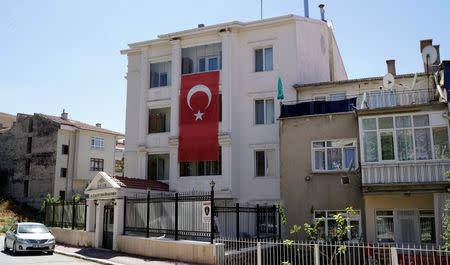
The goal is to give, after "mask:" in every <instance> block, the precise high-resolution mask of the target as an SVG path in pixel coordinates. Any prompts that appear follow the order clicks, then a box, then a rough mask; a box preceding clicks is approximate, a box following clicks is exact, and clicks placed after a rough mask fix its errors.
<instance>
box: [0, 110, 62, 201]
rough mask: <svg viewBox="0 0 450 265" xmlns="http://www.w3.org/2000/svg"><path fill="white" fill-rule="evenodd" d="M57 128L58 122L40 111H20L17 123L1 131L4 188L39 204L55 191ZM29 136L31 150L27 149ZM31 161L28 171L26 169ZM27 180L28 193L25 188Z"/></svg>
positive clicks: (0, 175)
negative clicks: (23, 112) (47, 117)
mask: <svg viewBox="0 0 450 265" xmlns="http://www.w3.org/2000/svg"><path fill="white" fill-rule="evenodd" d="M30 123H32V125H30ZM58 129H59V124H57V123H55V122H52V121H50V120H48V119H46V118H44V117H42V116H40V115H38V114H35V115H26V114H18V115H17V123H16V124H15V125H14V126H13V127H12V128H11V129H10V130H9V131H7V132H5V133H3V134H0V146H1V148H0V178H1V181H2V185H1V186H2V187H3V190H2V192H4V193H6V194H7V195H9V196H11V197H12V198H13V199H15V200H17V201H19V202H24V203H27V204H29V205H30V206H33V207H36V208H37V207H39V206H40V204H41V202H42V200H43V198H44V196H45V195H46V194H47V193H53V180H54V177H55V161H56V152H57V148H56V141H57V133H58ZM30 137H31V152H28V151H27V143H28V139H29V138H30ZM28 163H29V165H30V166H29V173H28V172H27V169H26V168H27V164H28ZM26 181H28V196H26V192H25V182H26Z"/></svg>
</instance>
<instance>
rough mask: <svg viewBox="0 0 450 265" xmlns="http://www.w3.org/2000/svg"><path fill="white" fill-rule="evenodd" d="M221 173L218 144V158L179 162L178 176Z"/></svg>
mask: <svg viewBox="0 0 450 265" xmlns="http://www.w3.org/2000/svg"><path fill="white" fill-rule="evenodd" d="M217 175H222V148H221V147H220V146H219V160H217V161H198V162H180V177H191V176H217Z"/></svg>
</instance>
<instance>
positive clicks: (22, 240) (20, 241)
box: [17, 238, 28, 244]
mask: <svg viewBox="0 0 450 265" xmlns="http://www.w3.org/2000/svg"><path fill="white" fill-rule="evenodd" d="M17 243H19V244H27V243H28V240H26V239H23V238H17Z"/></svg>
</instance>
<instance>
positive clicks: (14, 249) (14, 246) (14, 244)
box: [12, 241, 17, 255]
mask: <svg viewBox="0 0 450 265" xmlns="http://www.w3.org/2000/svg"><path fill="white" fill-rule="evenodd" d="M12 252H13V254H14V255H17V250H16V242H15V241H14V243H13V246H12Z"/></svg>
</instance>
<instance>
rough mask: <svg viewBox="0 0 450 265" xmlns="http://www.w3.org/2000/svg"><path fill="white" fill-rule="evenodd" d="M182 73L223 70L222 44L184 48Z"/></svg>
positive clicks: (182, 51)
mask: <svg viewBox="0 0 450 265" xmlns="http://www.w3.org/2000/svg"><path fill="white" fill-rule="evenodd" d="M181 53H182V62H181V73H182V74H191V73H199V72H207V71H216V70H220V69H222V44H221V43H214V44H208V45H200V46H196V47H190V48H183V49H182V50H181Z"/></svg>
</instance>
